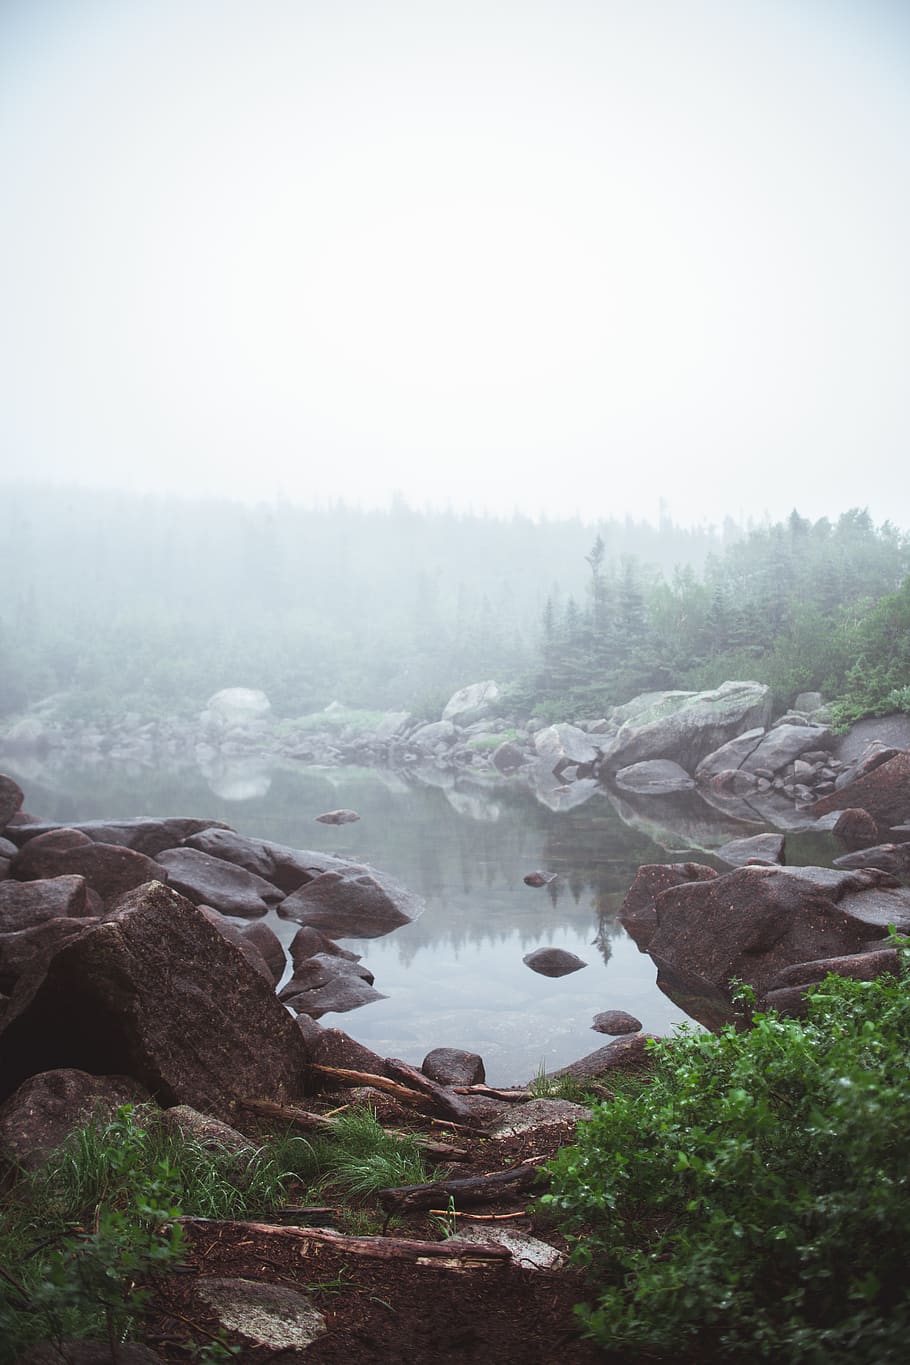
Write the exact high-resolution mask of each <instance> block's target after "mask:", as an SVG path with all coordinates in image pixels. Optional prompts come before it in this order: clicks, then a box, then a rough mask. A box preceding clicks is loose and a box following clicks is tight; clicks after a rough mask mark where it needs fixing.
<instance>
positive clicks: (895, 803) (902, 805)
mask: <svg viewBox="0 0 910 1365" xmlns="http://www.w3.org/2000/svg"><path fill="white" fill-rule="evenodd" d="M850 807H856V808H858V809H860V810H864V811H868V813H869V814H870V815H871V816H872V818H873V820H876V821H877V822H878V825H879V827H880V828H881V829H891V828H893V827H894V826H895V825H900V824H902V823H903V821H905V820H907V819H908V818H910V752H907V751H906V750H901V751H900V752H898V753H895V754H893V755H892V756H891V757H890V758H888V759H886V760H885V761H884V762H883V763H879V765H878V766H877V767H875V768H873V769H872V770H871V771H867V772H866V773H865V775H864V776H862V777H859V778H857V779H856V780H855V781H853V782H849V783H848V784H847V785H846V786H845V787H842V788H841V789H840V790H839V791H835V792H832V793H831V795H830V796H825V797H823V798H822V800H821V801H816V802H815V805H814V806H812V807H811V812H810V813H811V814H812V815H814V816H816V817H818V816H820V815H827V814H828V813H829V811H833V810H847V809H848V808H850Z"/></svg>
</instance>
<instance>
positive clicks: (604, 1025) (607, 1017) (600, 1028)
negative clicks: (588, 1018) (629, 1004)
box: [591, 1010, 642, 1037]
mask: <svg viewBox="0 0 910 1365" xmlns="http://www.w3.org/2000/svg"><path fill="white" fill-rule="evenodd" d="M591 1027H592V1028H593V1029H595V1030H596V1032H597V1033H609V1034H611V1035H612V1036H615V1037H618V1036H619V1035H620V1034H623V1033H639V1032H641V1027H642V1024H641V1020H640V1019H636V1018H635V1016H634V1014H627V1013H626V1011H625V1010H604V1011H603V1013H602V1014H595V1016H594V1023H593V1024H592V1025H591Z"/></svg>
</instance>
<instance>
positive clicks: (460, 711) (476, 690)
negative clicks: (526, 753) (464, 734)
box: [442, 681, 501, 728]
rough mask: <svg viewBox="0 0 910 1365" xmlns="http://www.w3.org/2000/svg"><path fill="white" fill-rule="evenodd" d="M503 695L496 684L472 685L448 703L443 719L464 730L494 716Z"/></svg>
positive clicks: (456, 694) (461, 690)
mask: <svg viewBox="0 0 910 1365" xmlns="http://www.w3.org/2000/svg"><path fill="white" fill-rule="evenodd" d="M500 696H501V693H500V691H499V687H498V686H497V684H496V683H495V682H492V681H490V682H479V683H471V684H470V686H469V687H462V688H460V689H459V691H457V692H456V693H455V695H454V696H452V697H450V698H449V700H448V701H447V702H446V705H445V708H444V710H443V713H442V719H443V720H448V721H451V722H452V724H453V725H458V726H460V727H461V728H464V726H466V725H473V724H474V722H475V721H478V720H485V719H486V717H487V716H489V715H492V714H493V712H494V711H495V709H496V705H497V703H498V701H499V699H500Z"/></svg>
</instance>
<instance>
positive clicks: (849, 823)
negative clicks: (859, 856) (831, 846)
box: [832, 807, 879, 852]
mask: <svg viewBox="0 0 910 1365" xmlns="http://www.w3.org/2000/svg"><path fill="white" fill-rule="evenodd" d="M832 833H833V835H834V837H835V839H837V840H838V841H839V843H841V844H843V846H844V848H846V849H849V850H850V851H851V852H855V851H856V850H857V849H860V848H871V847H872V845H873V844H877V843H878V841H879V832H878V825H877V824H876V823H875V821H874V820H873V819H872V816H871V815H870V814H869V812H868V811H867V810H856V809H854V808H853V807H850V808H848V809H847V810H845V811H844V812H843V814H842V815H841V816H840V817H839V818H838V821H837V824H836V825H835V826H834V829H833V830H832Z"/></svg>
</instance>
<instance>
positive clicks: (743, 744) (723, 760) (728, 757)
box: [695, 726, 765, 781]
mask: <svg viewBox="0 0 910 1365" xmlns="http://www.w3.org/2000/svg"><path fill="white" fill-rule="evenodd" d="M764 735H765V731H764V729H762V727H761V726H757V727H756V728H755V729H754V730H746V732H745V733H744V734H742V735H737V736H736V738H735V739H730V740H728V741H727V743H726V744H722V745H721V746H720V748H719V749H715V750H714V751H713V753H710V754H706V755H705V757H704V758H703V759H702V760H701V762H700V763H699V765H698V767H697V768H696V769H695V776H696V778H698V779H699V780H704V781H710V779H711V778H713V777H719V776H721V774H723V773H730V772H736V771H738V769H739V767H740V765H741V764H742V763H744V762H745V760H746V759H747V758H748V757H749V755H750V754H751V753H752V752H753V751H754V750H755V749H757V748H758V746H759V744H760V743H761V741H762V739H763V737H764Z"/></svg>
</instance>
